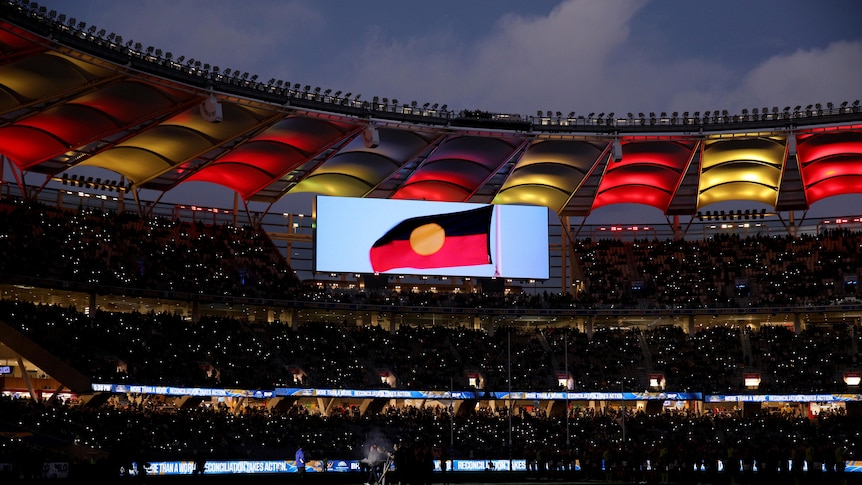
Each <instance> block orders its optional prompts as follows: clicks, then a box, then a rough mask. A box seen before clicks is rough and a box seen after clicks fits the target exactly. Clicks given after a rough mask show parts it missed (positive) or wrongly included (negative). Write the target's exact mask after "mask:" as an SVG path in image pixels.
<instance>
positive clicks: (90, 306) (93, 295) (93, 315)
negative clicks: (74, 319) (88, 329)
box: [87, 293, 96, 320]
mask: <svg viewBox="0 0 862 485" xmlns="http://www.w3.org/2000/svg"><path fill="white" fill-rule="evenodd" d="M89 296H90V302H89V303H88V304H87V307H88V310H89V311H90V320H93V319H94V318H96V293H90V295H89Z"/></svg>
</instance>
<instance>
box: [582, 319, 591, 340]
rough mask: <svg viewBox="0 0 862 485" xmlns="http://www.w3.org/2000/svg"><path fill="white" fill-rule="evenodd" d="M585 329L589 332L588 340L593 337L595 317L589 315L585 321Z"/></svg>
mask: <svg viewBox="0 0 862 485" xmlns="http://www.w3.org/2000/svg"><path fill="white" fill-rule="evenodd" d="M584 327H585V331H586V333H587V340H592V339H593V317H587V320H586V322H584Z"/></svg>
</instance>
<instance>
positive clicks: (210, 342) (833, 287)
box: [0, 203, 862, 479]
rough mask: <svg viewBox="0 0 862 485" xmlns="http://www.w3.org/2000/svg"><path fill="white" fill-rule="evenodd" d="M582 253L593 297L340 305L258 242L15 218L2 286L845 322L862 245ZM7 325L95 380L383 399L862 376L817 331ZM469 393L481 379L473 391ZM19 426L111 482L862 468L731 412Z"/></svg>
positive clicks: (269, 414)
mask: <svg viewBox="0 0 862 485" xmlns="http://www.w3.org/2000/svg"><path fill="white" fill-rule="evenodd" d="M575 252H576V254H577V260H578V265H579V268H580V270H581V271H582V273H583V275H584V282H585V284H584V287H583V288H582V291H581V292H579V293H578V294H575V295H551V294H544V295H480V294H446V295H441V294H437V293H430V292H423V293H400V292H399V293H395V292H375V293H365V292H327V293H321V292H319V291H316V290H313V289H309V288H303V287H302V286H301V284H300V283H299V282H298V281H297V280H296V278H295V277H294V276H293V273H292V271H291V269H290V268H289V267H288V266H287V265H286V264H285V262H284V259H283V258H282V257H281V256H280V255H279V253H278V250H277V249H276V248H275V247H274V246H273V245H272V244H271V242H270V241H269V240H268V238H267V237H266V235H265V234H264V233H263V232H261V231H260V230H258V229H255V228H251V227H233V226H229V225H208V224H203V223H200V222H198V223H187V222H182V221H175V220H165V219H146V218H142V217H140V216H136V215H131V214H112V213H97V212H90V211H86V210H72V211H69V210H59V209H52V208H47V207H43V206H39V205H22V204H19V203H14V204H12V203H6V204H4V205H0V274H4V275H7V276H9V277H15V276H28V277H36V278H41V279H44V280H46V281H49V280H55V281H68V282H75V283H81V284H92V285H99V286H100V287H117V288H141V289H147V290H155V291H160V292H165V293H166V294H171V293H183V294H200V295H203V294H217V295H228V296H250V297H262V298H274V299H287V300H290V299H315V300H318V301H319V300H321V299H324V300H327V301H347V302H359V303H363V302H368V303H378V304H387V305H392V306H393V307H396V308H397V306H398V305H405V306H406V305H424V306H456V307H457V306H492V307H512V306H518V307H528V308H529V307H532V308H596V307H607V306H614V307H619V306H621V307H625V308H649V307H659V308H671V307H673V308H709V307H721V306H745V305H752V306H759V305H798V306H804V305H809V304H826V303H830V302H834V301H835V299H837V298H844V297H848V296H855V295H856V287H857V284H856V283H855V281H856V279H854V278H855V277H856V275H858V274H859V269H860V267H862V264H860V257H862V256H860V255H862V234H860V233H858V232H849V231H829V232H824V233H822V234H818V235H816V236H801V237H796V238H790V237H766V236H755V237H751V238H741V237H737V236H718V237H715V238H712V239H708V240H703V241H682V240H676V241H671V240H668V241H646V240H641V241H635V242H622V241H614V240H596V241H591V240H579V241H577V243H576V245H575ZM728 302H730V303H728ZM0 320H2V321H3V322H5V323H7V324H9V325H10V326H11V327H13V328H14V329H16V330H17V331H19V332H21V333H22V334H24V335H25V336H26V337H27V338H29V339H31V340H32V341H33V342H35V343H36V344H37V345H39V346H41V347H43V348H45V349H47V350H48V351H49V352H51V353H52V354H54V355H56V356H57V357H59V358H60V359H62V360H63V361H64V362H66V363H68V364H69V365H71V366H72V367H73V368H75V369H77V370H79V371H81V372H82V373H83V374H84V375H86V376H87V377H88V378H90V379H91V380H92V382H110V383H134V384H152V385H174V386H184V387H217V388H240V389H252V390H253V389H272V388H274V387H314V388H338V389H344V388H348V389H363V388H380V387H382V386H383V384H382V383H381V379H380V377H381V375H382V374H381V373H382V372H385V373H386V374H387V375H391V376H393V379H392V380H391V381H390V383H389V384H388V385H391V386H394V387H397V388H400V389H421V390H434V389H436V390H445V389H451V388H453V387H455V388H459V389H466V388H468V387H470V386H471V384H472V385H475V386H477V387H481V388H483V389H488V390H506V389H516V390H525V391H526V390H537V391H543V390H559V389H560V388H561V387H560V383H559V376H560V373H561V372H562V371H563V370H568V371H569V373H570V376H571V383H572V384H571V388H572V390H575V391H618V390H621V389H626V390H642V389H645V388H647V387H648V386H649V384H648V383H647V375H648V374H649V373H651V372H659V373H661V374H663V375H664V377H665V379H666V384H665V387H666V388H667V389H668V390H673V391H697V392H704V393H739V392H745V389H744V386H743V383H742V379H741V376H742V373H743V372H745V371H746V370H750V369H756V370H757V371H759V372H760V373H761V375H762V376H763V378H764V379H763V383H762V388H761V391H762V392H782V393H796V392H799V393H825V392H844V391H845V390H846V385H845V384H844V383H843V382H842V381H841V372H842V371H843V370H846V369H850V368H857V367H858V366H859V359H860V354H859V349H860V344H862V332H860V331H859V327H858V323H855V322H853V321H852V320H850V321H847V322H844V321H841V322H830V323H826V322H824V323H822V324H816V325H815V324H812V325H808V326H806V327H805V328H804V329H803V330H802V331H800V332H796V331H794V329H793V328H788V327H786V326H783V325H777V326H773V325H762V326H759V327H748V326H744V325H730V326H725V325H720V326H719V325H717V326H712V327H706V328H701V329H699V330H698V331H697V332H696V333H693V334H690V333H688V332H685V331H683V329H682V328H680V327H678V326H662V327H656V328H640V329H620V328H609V327H598V328H596V329H595V330H594V331H590V332H589V334H588V333H586V332H584V331H582V330H579V329H578V328H575V327H571V326H551V325H548V326H544V327H538V326H530V327H528V328H521V327H518V328H515V327H511V328H510V327H500V328H494V329H493V331H488V330H487V329H486V330H477V329H473V328H467V327H465V326H460V325H456V324H449V325H430V326H423V325H419V324H411V323H410V322H407V323H406V324H401V325H397V326H393V327H392V328H382V327H380V326H376V325H365V326H360V325H356V324H355V323H349V322H342V323H340V324H332V323H323V322H304V324H302V325H292V324H287V323H285V322H280V321H278V320H275V321H271V322H269V321H267V322H264V321H247V320H241V319H236V318H227V317H220V316H212V315H206V314H203V315H199V317H198V318H194V319H193V318H188V317H187V316H184V315H180V314H173V313H154V312H150V313H138V312H107V311H101V310H94V311H92V312H90V313H88V314H85V313H84V312H82V311H81V310H80V309H77V308H67V307H60V306H52V305H37V304H32V303H28V302H22V301H13V300H0ZM471 376H473V377H476V376H478V377H479V378H480V379H481V380H480V381H478V382H471V381H470V378H471ZM0 407H2V409H0V416H4V417H9V416H15V417H16V418H17V419H16V420H15V422H14V423H12V424H13V425H14V426H17V427H19V428H20V429H22V430H25V431H28V432H31V431H32V432H36V433H44V434H45V435H49V436H51V437H53V438H55V439H60V440H66V441H68V442H72V443H75V444H77V445H80V446H86V447H92V448H94V449H99V450H106V453H105V454H104V455H98V457H97V459H96V460H95V461H96V462H97V463H100V464H105V465H106V466H107V468H110V469H114V467H115V466H116V465H118V463H121V462H122V463H124V462H126V461H128V460H130V459H141V458H143V459H146V460H155V459H160V458H161V459H171V458H184V459H187V457H185V456H180V455H182V453H185V452H187V451H188V450H200V452H202V453H207V454H208V455H209V456H213V457H225V458H242V457H249V456H254V457H256V458H265V457H284V456H291V453H292V451H293V450H292V448H293V447H295V446H296V444H298V443H303V444H304V445H305V447H306V450H307V454H308V455H310V457H311V458H314V456H315V455H317V456H318V457H324V456H326V457H328V458H338V457H345V458H358V457H361V456H363V453H364V449H363V447H364V446H365V445H367V442H368V437H369V436H375V437H377V439H378V440H380V441H383V442H386V443H388V444H395V443H399V442H400V443H410V444H414V445H415V444H417V443H421V444H423V445H427V444H434V445H437V446H441V445H445V444H446V443H449V441H450V440H452V441H453V444H454V445H455V446H454V447H455V449H454V450H452V451H453V452H455V453H457V456H459V457H475V458H486V457H487V458H490V457H499V455H500V453H501V450H504V451H505V453H507V454H509V455H511V456H512V457H523V458H526V459H527V460H528V463H531V465H530V466H531V471H532V472H533V473H535V474H537V475H539V474H542V475H550V474H552V473H557V472H564V471H567V470H570V469H571V464H572V463H573V462H574V460H575V459H577V460H578V462H579V463H580V464H581V467H582V470H583V471H582V472H581V473H582V474H583V475H582V476H583V477H587V478H612V476H610V475H606V474H607V473H611V474H614V476H622V475H625V476H626V477H628V478H635V477H636V476H637V475H638V474H646V473H647V468H648V467H647V466H646V465H645V463H646V461H647V460H649V461H650V463H651V464H652V465H650V467H649V468H651V469H654V470H656V471H658V470H661V471H664V472H667V473H672V474H674V475H676V476H677V478H679V476H681V475H682V474H685V473H688V472H689V471H690V470H691V469H692V467H693V466H695V465H696V464H700V465H702V467H703V468H705V469H706V470H707V472H715V471H716V470H715V469H714V464H715V463H716V462H718V461H721V460H737V461H739V462H740V463H745V460H754V459H756V460H757V462H758V463H760V464H761V467H762V468H761V469H762V470H763V471H764V473H776V474H778V473H787V474H792V473H795V472H796V470H795V469H793V470H791V469H790V468H789V467H783V466H782V464H785V463H788V461H789V462H793V460H805V459H807V460H809V461H812V462H814V461H815V460H820V462H821V463H827V462H828V463H836V465H835V467H830V468H832V469H833V470H835V472H836V473H837V472H838V469H837V463H838V462H840V461H841V460H839V459H838V458H836V457H838V456H844V457H846V458H847V459H850V458H851V457H856V456H858V453H859V452H860V451H859V450H860V449H862V448H860V447H859V446H860V444H862V443H860V442H859V440H860V437H859V436H858V433H857V432H856V431H855V430H858V429H862V428H860V426H859V425H860V423H859V420H860V418H859V417H858V416H855V415H845V414H844V413H842V412H832V411H830V412H824V413H822V414H821V415H818V416H817V417H816V418H814V419H811V418H809V417H808V416H805V415H798V414H786V413H775V412H773V413H768V412H767V413H760V414H755V415H748V414H747V415H742V414H739V413H734V412H731V413H727V412H725V411H723V410H719V409H716V410H714V411H710V412H706V413H691V412H687V411H666V412H659V413H651V414H646V413H644V412H638V411H635V410H634V409H631V408H629V409H609V408H604V409H601V410H594V409H579V408H572V409H571V410H570V411H569V412H568V413H563V414H564V416H560V415H550V416H549V415H547V414H545V413H544V412H543V411H542V410H541V409H534V410H530V411H528V412H525V409H524V408H521V409H518V410H511V411H510V410H509V409H507V408H505V407H502V408H499V407H498V408H495V409H489V408H481V407H480V408H478V409H477V410H476V411H475V412H467V413H459V415H458V416H453V415H452V410H450V409H446V408H442V409H441V408H440V407H429V408H425V407H421V408H414V407H410V406H407V407H404V408H397V409H391V408H390V409H387V410H386V411H385V412H366V413H360V412H358V409H355V408H350V407H346V408H345V411H344V412H331V413H318V412H310V411H309V409H308V408H305V407H301V406H297V405H294V406H289V407H287V408H272V409H267V408H265V407H255V406H249V407H246V408H243V409H242V410H241V412H239V413H236V412H232V411H231V410H228V409H223V408H220V407H217V406H216V407H213V406H204V405H202V406H193V407H189V408H180V409H177V408H172V409H161V408H156V407H154V406H153V405H152V403H149V402H142V403H138V402H115V401H109V402H107V403H104V404H102V405H95V406H80V405H75V404H74V403H69V402H62V401H53V400H52V401H49V402H34V401H30V400H26V399H11V398H3V399H0ZM563 419H565V423H564V422H563V421H562V420H563ZM0 421H4V420H0ZM5 422H6V423H7V424H9V421H8V418H7V419H6V420H5ZM510 423H511V426H513V427H512V428H510ZM511 430H514V433H512V432H511ZM565 430H569V433H568V435H566V434H565ZM510 436H511V437H512V438H510ZM510 439H511V440H512V442H511V444H510V443H509V440H510ZM6 444H7V445H9V444H10V442H7V443H6ZM37 450H38V451H37ZM36 453H41V455H39V457H40V459H42V460H45V459H47V457H46V456H45V455H44V453H45V451H44V447H39V448H34V447H31V446H29V445H25V444H21V446H6V447H4V448H0V463H4V462H16V463H27V462H28V459H29V457H33V456H34V454H36ZM133 455H134V456H133ZM802 457H804V458H802ZM830 457H831V458H830ZM7 460H8V461H7ZM601 463H604V467H603V466H602V465H601ZM764 463H765V465H763V464H764ZM656 464H658V465H656ZM93 466H96V465H93ZM731 468H733V467H731ZM761 476H762V475H761ZM742 478H744V477H742V476H741V477H740V479H742Z"/></svg>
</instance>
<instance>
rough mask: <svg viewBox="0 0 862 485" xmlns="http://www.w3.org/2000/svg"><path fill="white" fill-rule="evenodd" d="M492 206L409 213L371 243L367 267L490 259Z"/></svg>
mask: <svg viewBox="0 0 862 485" xmlns="http://www.w3.org/2000/svg"><path fill="white" fill-rule="evenodd" d="M493 212H494V206H493V205H488V206H484V207H480V208H478V209H472V210H468V211H462V212H452V213H449V214H436V215H430V216H421V217H412V218H410V219H405V220H403V221H401V222H399V223H398V224H396V225H395V227H393V228H392V229H390V230H389V231H388V232H387V233H386V234H384V235H383V237H381V238H380V239H378V240H377V242H375V243H374V245H373V246H372V247H371V251H370V253H369V256H370V257H371V268H372V270H373V271H374V272H375V273H382V272H385V271H389V270H391V269H395V268H416V269H428V268H448V267H455V266H473V265H479V264H489V263H491V235H490V232H491V215H492V214H493Z"/></svg>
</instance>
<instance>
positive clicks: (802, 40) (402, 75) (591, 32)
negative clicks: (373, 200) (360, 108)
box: [40, 0, 862, 115]
mask: <svg viewBox="0 0 862 485" xmlns="http://www.w3.org/2000/svg"><path fill="white" fill-rule="evenodd" d="M40 4H42V5H45V6H46V7H48V8H49V9H55V10H57V11H58V12H59V13H65V14H66V15H67V16H70V17H76V18H77V19H78V20H79V21H84V22H86V23H87V25H96V26H97V27H99V28H104V29H106V30H107V31H108V32H115V33H116V34H119V35H122V36H123V38H124V39H133V40H135V41H137V42H141V43H142V44H143V45H145V46H147V45H152V46H154V47H156V48H160V49H162V50H164V51H171V52H172V53H173V54H174V56H179V55H185V56H186V58H189V57H193V58H195V59H197V60H200V61H202V62H204V63H208V64H211V65H216V66H219V67H220V68H222V69H225V68H231V69H234V70H236V69H239V70H241V71H248V72H249V73H251V74H257V75H258V76H259V78H260V79H264V80H266V79H270V78H276V79H282V80H285V81H290V82H291V83H301V84H303V85H305V84H310V85H312V86H321V87H323V88H332V89H333V90H342V91H345V92H346V91H351V92H353V93H361V94H362V95H363V99H370V98H371V97H373V96H375V95H376V96H380V97H388V98H390V99H392V98H397V99H399V100H400V101H401V102H408V101H412V100H416V101H418V102H419V103H420V104H422V103H424V102H431V103H435V102H436V103H440V104H448V105H449V108H450V109H455V110H459V109H483V110H488V111H494V112H504V113H518V114H526V115H530V114H535V113H536V111H537V110H543V111H547V110H552V111H562V112H565V113H568V112H570V111H575V112H577V113H580V114H588V113H590V112H596V113H599V112H616V113H621V114H622V113H627V112H639V111H643V112H649V111H655V112H660V111H668V112H671V111H705V110H715V109H727V110H729V111H731V112H739V111H740V110H741V109H743V108H753V107H761V106H769V107H771V106H778V107H779V108H780V109H783V107H784V106H796V105H803V106H804V105H807V104H814V103H823V104H825V103H826V102H829V101H832V102H835V103H836V104H838V103H840V102H842V101H851V102H852V101H853V100H855V99H859V98H860V97H862V62H860V60H862V28H860V24H859V19H862V2H860V1H859V0H818V1H816V2H814V1H811V0H775V1H773V0H768V1H767V0H764V1H751V0H722V1H692V0H529V1H524V0H459V1H452V0H435V1H433V2H429V1H413V0H369V1H357V0H318V1H298V0H137V1H117V0H76V1H74V2H70V1H68V0H42V1H40Z"/></svg>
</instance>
